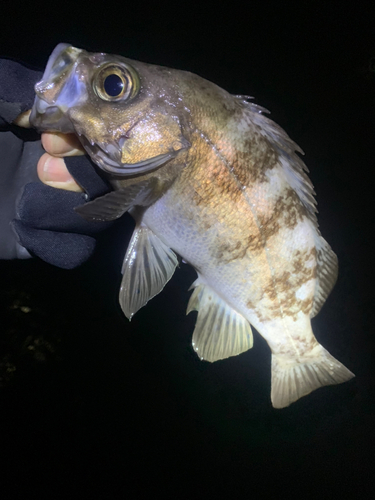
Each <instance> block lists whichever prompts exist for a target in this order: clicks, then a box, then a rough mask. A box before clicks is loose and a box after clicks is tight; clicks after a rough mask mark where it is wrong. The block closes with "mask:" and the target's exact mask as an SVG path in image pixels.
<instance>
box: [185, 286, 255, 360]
mask: <svg viewBox="0 0 375 500" xmlns="http://www.w3.org/2000/svg"><path fill="white" fill-rule="evenodd" d="M197 283H199V284H197ZM195 284H197V285H196V288H195V289H194V291H193V293H192V295H191V297H190V300H189V304H188V308H187V312H186V314H189V313H190V312H191V311H193V310H195V311H198V318H197V322H196V325H195V329H194V333H193V348H194V350H195V351H196V353H197V354H198V356H199V357H200V358H201V359H204V360H206V361H211V362H213V361H217V360H219V359H225V358H228V357H230V356H236V355H238V354H241V353H242V352H245V351H247V350H248V349H250V348H251V347H252V346H253V335H252V331H251V326H250V323H249V322H248V321H247V320H246V319H245V318H244V317H243V316H242V315H241V314H239V313H238V312H236V311H235V310H234V309H232V308H231V307H230V306H229V305H228V304H227V303H226V302H225V301H224V300H223V299H221V298H220V297H219V296H218V295H217V294H216V293H215V292H214V291H213V290H212V289H211V288H210V287H208V286H207V285H204V284H201V283H200V282H199V278H198V280H197V281H196V282H195Z"/></svg>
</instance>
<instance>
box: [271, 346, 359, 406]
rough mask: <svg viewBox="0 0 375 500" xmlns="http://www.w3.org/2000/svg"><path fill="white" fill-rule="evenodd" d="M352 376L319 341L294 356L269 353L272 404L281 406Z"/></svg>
mask: <svg viewBox="0 0 375 500" xmlns="http://www.w3.org/2000/svg"><path fill="white" fill-rule="evenodd" d="M354 376H355V375H354V373H352V372H351V371H350V370H348V369H347V368H346V367H345V366H344V365H343V364H342V363H340V361H337V359H335V358H334V357H333V356H332V355H331V354H330V353H329V352H328V351H327V350H326V349H324V347H323V346H321V345H320V344H318V345H317V346H316V347H314V349H313V352H311V353H310V354H309V355H308V356H304V357H302V358H301V359H298V360H297V359H290V358H285V357H284V356H282V355H277V354H272V388H271V401H272V406H273V407H274V408H285V407H286V406H289V405H290V404H291V403H293V402H294V401H297V399H299V398H301V397H302V396H306V395H307V394H310V392H312V391H314V390H315V389H319V387H324V386H325V385H334V384H341V383H342V382H346V381H347V380H350V379H351V378H353V377H354Z"/></svg>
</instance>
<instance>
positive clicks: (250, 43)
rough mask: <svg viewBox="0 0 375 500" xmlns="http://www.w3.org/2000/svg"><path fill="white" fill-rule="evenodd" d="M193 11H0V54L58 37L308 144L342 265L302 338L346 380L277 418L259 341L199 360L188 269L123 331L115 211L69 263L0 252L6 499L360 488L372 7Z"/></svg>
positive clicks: (366, 443) (367, 361)
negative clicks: (339, 367)
mask: <svg viewBox="0 0 375 500" xmlns="http://www.w3.org/2000/svg"><path fill="white" fill-rule="evenodd" d="M204 5H205V4H203V3H202V6H201V7H200V8H197V7H192V6H191V5H190V4H189V3H188V2H183V3H181V4H177V3H173V4H171V5H170V6H169V7H165V6H163V5H162V4H160V3H158V2H156V3H155V4H153V6H152V7H149V6H148V5H147V4H145V3H139V4H137V5H134V2H122V3H121V2H103V3H101V4H100V7H96V8H95V7H94V5H93V4H92V5H91V7H90V4H89V3H87V4H86V7H85V8H83V7H80V4H77V3H75V4H72V5H71V6H69V7H68V6H67V4H66V3H63V4H62V5H60V3H59V4H52V3H48V2H45V3H40V4H38V3H32V4H31V3H27V4H25V3H21V2H3V3H2V4H1V20H0V27H1V30H0V40H1V42H0V55H1V56H10V57H13V58H16V59H19V60H21V61H23V62H25V63H28V64H29V65H32V66H33V67H36V68H39V69H43V68H44V66H45V64H46V62H47V59H48V57H49V55H50V53H51V52H52V50H53V48H54V47H55V45H56V44H57V43H59V42H69V43H71V44H72V45H74V46H77V47H81V48H85V49H88V50H90V51H95V52H109V53H118V54H122V55H124V56H126V57H129V58H132V59H137V60H141V61H144V62H148V63H154V64H159V65H164V66H169V67H172V68H179V69H184V70H189V71H192V72H194V73H197V74H198V75H200V76H202V77H204V78H206V79H208V80H211V81H213V82H215V83H216V84H218V85H219V86H221V87H223V88H225V89H226V90H228V91H229V92H231V93H233V94H247V95H252V96H254V97H255V102H256V103H257V104H260V105H261V106H264V107H266V108H267V109H269V110H270V111H271V118H272V119H273V120H275V121H276V122H277V123H278V124H279V125H281V126H282V127H283V128H284V129H285V130H286V131H287V133H288V134H289V136H290V137H291V138H292V139H293V140H294V141H295V142H296V143H297V144H298V145H299V146H300V147H301V148H302V149H303V150H304V152H305V157H304V160H305V162H306V164H307V166H308V168H309V169H310V178H311V180H312V182H313V184H314V187H315V191H316V193H317V195H316V197H317V201H318V210H319V214H318V218H319V224H320V229H321V232H322V235H323V237H324V238H325V239H327V241H328V242H329V244H330V245H331V246H332V248H333V250H334V251H335V252H336V254H337V255H338V258H339V277H338V282H337V284H336V286H335V288H334V289H333V292H332V294H331V295H330V296H329V298H328V300H327V302H326V304H325V305H324V307H323V309H322V311H321V312H320V313H319V315H318V316H317V317H316V318H315V319H313V321H312V324H313V330H314V333H315V335H316V337H317V339H318V340H319V341H320V342H321V343H322V344H323V346H324V347H325V348H327V349H328V351H329V352H330V353H331V354H332V355H333V356H334V357H336V358H337V359H338V360H339V361H341V362H342V363H343V364H344V365H345V366H347V367H348V368H349V369H350V370H351V371H353V372H354V373H355V374H356V378H355V379H353V380H351V381H350V382H347V383H345V384H341V385H338V386H329V387H325V388H322V389H319V390H317V391H315V392H313V393H312V394H310V395H309V396H307V397H304V398H302V399H300V400H299V401H297V402H296V403H294V404H292V406H290V407H288V408H286V409H283V410H275V409H273V408H272V406H271V402H270V384H271V354H270V350H269V348H268V346H267V344H266V342H265V341H264V340H263V339H262V338H261V337H260V335H258V334H257V333H255V334H254V347H253V349H251V350H250V351H248V352H246V353H244V354H241V355H240V356H237V357H233V358H230V359H227V360H224V361H218V362H216V363H214V364H210V363H207V362H201V361H200V360H199V359H198V357H197V356H196V355H195V353H194V352H193V350H192V347H191V336H192V333H193V329H194V324H195V318H196V313H192V314H190V315H189V316H186V315H185V313H186V307H187V303H188V299H189V296H190V293H191V292H188V288H189V286H190V285H191V283H192V282H193V281H194V280H195V272H194V271H193V270H192V269H191V268H190V267H188V266H186V265H184V264H181V265H180V268H179V269H177V271H176V273H175V275H174V276H173V278H172V280H171V281H170V282H169V283H168V284H167V286H166V288H165V289H164V291H163V292H162V293H160V294H159V295H158V296H157V297H155V298H154V299H153V300H152V301H150V302H149V304H148V305H147V306H146V307H145V308H143V309H141V310H140V311H139V312H138V313H137V314H136V315H135V316H134V318H133V320H132V321H131V323H129V322H128V320H127V319H126V318H125V317H124V316H123V315H122V313H121V310H120V307H119V305H118V300H117V296H118V290H119V284H120V280H121V274H120V269H121V264H122V258H123V255H124V252H125V249H126V246H127V243H128V241H129V239H130V236H131V232H132V228H133V222H132V220H131V218H130V217H129V216H125V217H124V218H123V219H122V220H121V221H120V222H119V224H118V225H116V226H115V227H113V228H112V229H111V230H110V231H109V232H107V233H105V234H104V235H102V236H101V238H100V240H99V244H98V248H97V251H96V253H95V255H94V256H93V258H92V259H91V260H90V261H88V262H87V263H85V264H84V265H83V266H81V267H80V268H79V269H76V270H73V271H64V270H61V269H58V268H54V267H52V266H50V265H48V264H46V263H44V262H42V261H40V260H38V259H33V260H27V261H0V333H1V336H0V349H1V352H0V384H1V387H0V397H1V401H0V414H1V423H0V437H1V443H0V456H1V457H2V465H1V467H0V470H1V473H2V474H3V475H4V476H3V478H1V480H0V492H1V493H0V494H1V496H3V495H4V498H17V497H21V495H22V498H25V499H28V498H44V497H46V498H50V499H56V498H68V497H70V496H73V495H74V496H76V497H77V498H78V497H80V498H103V499H104V498H105V499H107V498H134V499H138V498H153V497H154V496H156V495H157V496H160V497H161V498H176V499H179V498H183V497H185V496H189V497H191V498H204V497H207V496H208V495H209V496H210V497H212V498H214V497H216V498H221V497H223V498H224V497H229V498H273V497H274V496H276V495H277V496H280V495H283V496H286V497H288V498H300V497H301V498H335V497H336V495H338V494H341V495H344V496H345V498H372V497H373V494H374V491H373V487H374V467H373V466H374V458H373V457H374V444H375V440H374V437H375V431H374V424H375V421H374V420H375V419H374V415H375V400H374V392H375V391H374V370H373V363H374V339H375V337H374V323H375V321H374V319H375V318H374V294H373V288H374V281H373V279H374V273H373V272H372V271H373V267H374V266H373V261H374V258H373V254H374V250H373V232H374V224H373V222H374V215H373V193H374V183H373V179H374V175H373V172H374V167H375V140H374V130H375V7H374V5H373V4H372V7H370V3H368V5H367V6H366V4H365V3H364V2H363V3H362V2H353V4H352V8H350V9H349V8H344V7H343V5H344V3H339V2H308V3H304V2H301V3H299V2H264V3H261V2H255V3H253V2H248V3H246V7H244V5H245V4H240V3H239V4H235V3H234V2H230V3H229V2H228V3H226V4H221V3H220V7H215V8H213V7H212V6H211V7H205V6H204ZM5 495H6V496H5Z"/></svg>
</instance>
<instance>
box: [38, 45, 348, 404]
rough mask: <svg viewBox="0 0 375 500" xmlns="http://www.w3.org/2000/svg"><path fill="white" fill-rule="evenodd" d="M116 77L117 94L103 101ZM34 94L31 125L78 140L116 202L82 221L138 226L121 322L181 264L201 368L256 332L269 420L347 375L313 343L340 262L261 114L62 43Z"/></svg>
mask: <svg viewBox="0 0 375 500" xmlns="http://www.w3.org/2000/svg"><path fill="white" fill-rule="evenodd" d="M113 75H115V76H113ZM107 78H108V79H107ZM118 78H120V79H122V78H123V80H122V85H123V88H125V90H121V92H123V93H122V94H120V95H115V96H113V95H109V94H108V93H106V92H107V90H108V91H109V92H110V93H111V92H112V90H113V88H112V86H111V85H112V84H113V83H114V92H115V93H116V92H117V90H118V88H119V87H118V86H117V84H118V81H119V80H118ZM120 87H121V85H120ZM106 89H107V90H106ZM36 94H37V97H36V101H35V104H34V107H33V111H32V115H31V122H32V124H33V125H34V126H36V127H37V128H38V129H39V130H59V131H62V132H72V131H73V132H75V133H77V135H78V136H79V137H80V139H81V141H82V144H83V146H84V147H85V148H86V151H87V152H88V154H90V156H91V158H92V159H93V161H94V162H95V163H96V164H97V165H98V166H99V167H100V168H102V169H103V170H105V171H106V172H107V173H108V174H109V178H110V181H111V183H112V185H113V187H114V189H115V191H114V192H113V193H110V194H108V195H106V196H105V197H102V198H98V199H97V200H94V201H93V202H91V203H88V204H86V205H85V207H84V208H82V209H81V211H80V213H81V215H82V216H84V217H86V218H89V219H99V220H109V219H114V218H117V217H119V216H121V215H122V213H123V212H124V211H129V212H130V213H131V215H132V216H133V217H134V219H135V220H136V229H135V232H134V234H133V238H132V241H131V243H130V245H129V248H128V251H127V253H126V256H125V260H124V265H123V281H122V285H121V291H120V304H121V306H122V308H123V310H124V312H125V314H126V315H127V316H128V317H129V319H130V318H131V317H132V316H133V314H134V313H135V312H136V311H137V310H138V309H139V308H140V307H142V306H143V305H145V304H146V303H147V301H148V300H149V299H150V298H152V297H153V296H154V295H156V294H157V293H159V292H160V291H161V289H162V288H163V287H164V285H165V283H166V282H167V281H168V280H169V279H170V278H171V276H172V275H173V272H174V270H175V267H176V265H177V258H176V255H175V253H177V254H179V255H181V256H182V258H183V259H184V261H186V262H188V263H189V264H191V265H192V266H193V267H194V268H195V269H196V271H197V273H198V279H197V280H196V282H195V283H194V284H193V287H194V292H193V294H192V297H191V299H190V302H189V306H188V312H190V311H191V310H197V311H198V318H197V323H196V327H195V330H194V334H193V347H194V349H195V351H196V352H197V354H198V355H199V356H200V357H201V359H206V360H208V361H216V360H218V359H223V358H226V357H229V356H233V355H237V354H240V353H241V352H244V351H246V350H247V349H249V348H251V347H252V345H253V338H252V331H251V326H250V325H253V326H254V327H255V328H256V329H257V330H258V332H259V333H260V334H261V335H262V336H263V337H264V338H265V339H266V341H267V343H268V345H269V346H270V348H271V352H272V389H271V400H272V404H273V406H274V407H276V408H282V407H285V406H288V405H289V404H290V403H292V402H293V401H296V400H297V399H298V398H300V397H302V396H304V395H306V394H308V393H310V392H311V391H312V390H314V389H317V388H318V387H321V386H324V385H330V384H337V383H341V382H344V381H346V380H349V379H350V378H352V377H353V376H354V375H353V374H352V373H351V372H350V371H349V370H348V369H347V368H345V367H344V366H343V365H342V364H341V363H340V362H339V361H337V360H336V359H335V358H333V357H332V356H331V355H330V354H329V353H328V352H327V351H326V350H325V349H324V348H323V347H322V346H321V345H320V344H319V343H318V341H317V340H316V338H315V337H314V334H313V332H312V329H311V318H312V317H313V316H315V315H316V314H317V313H318V312H319V310H320V308H321V307H322V305H323V304H324V302H325V300H326V298H327V296H328V294H329V293H330V291H331V289H332V287H333V286H334V283H335V281H336V278H337V258H336V255H335V254H334V253H333V251H332V250H331V248H330V246H329V245H328V243H327V242H326V241H325V240H324V239H323V238H322V236H321V234H320V232H319V229H318V223H317V219H316V202H315V198H314V194H315V193H314V190H313V186H312V184H311V182H310V180H309V178H308V176H307V173H306V172H307V168H306V166H305V165H304V163H303V162H302V160H301V158H300V157H299V156H298V155H297V154H296V151H299V152H301V150H300V149H299V148H298V146H297V145H296V144H295V143H294V142H293V141H292V140H291V139H290V138H289V137H288V136H287V134H286V133H285V132H284V131H283V130H282V129H281V128H280V127H278V126H277V125H276V124H275V123H274V122H272V121H271V120H270V119H268V118H267V117H266V116H265V115H264V110H263V108H260V107H258V106H256V105H254V104H252V103H251V101H250V100H249V99H248V98H246V97H244V96H232V95H230V94H229V93H227V92H226V91H225V90H223V89H221V88H220V87H218V86H217V85H215V84H213V83H211V82H208V81H206V80H204V79H203V78H200V77H199V76H197V75H194V74H192V73H188V72H184V71H179V70H172V69H168V68H163V67H160V66H152V65H148V64H145V63H140V62H137V61H130V60H128V59H126V58H122V57H120V56H112V55H108V54H102V53H101V54H90V53H88V52H86V51H83V50H80V49H75V48H73V47H70V46H68V45H66V44H60V45H59V46H58V47H57V48H56V49H55V51H54V52H53V53H52V55H51V58H50V60H49V62H48V65H47V68H46V71H45V74H44V76H43V80H42V81H41V82H40V83H39V84H37V86H36Z"/></svg>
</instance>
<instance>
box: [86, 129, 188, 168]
mask: <svg viewBox="0 0 375 500" xmlns="http://www.w3.org/2000/svg"><path fill="white" fill-rule="evenodd" d="M78 136H79V139H80V141H81V144H82V146H83V147H84V148H85V150H86V152H87V153H88V154H89V155H90V157H91V159H92V161H93V162H94V163H96V165H98V166H99V167H100V168H101V169H103V170H104V171H105V172H107V173H110V174H116V175H119V176H124V177H125V176H128V175H132V174H144V173H146V172H150V171H151V170H155V169H156V168H158V167H160V166H161V165H164V163H166V162H167V161H169V160H171V159H173V158H175V157H176V156H177V154H178V152H179V151H170V152H167V153H163V154H160V155H157V156H153V157H152V158H148V159H146V160H142V161H140V162H137V163H123V162H122V161H121V146H120V145H119V144H117V143H103V142H101V143H99V142H94V141H93V140H89V139H87V137H85V136H84V135H80V134H78ZM120 141H121V140H120Z"/></svg>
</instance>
